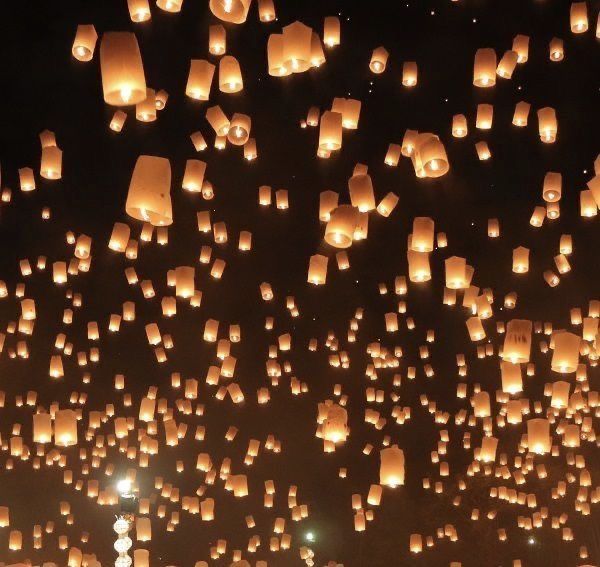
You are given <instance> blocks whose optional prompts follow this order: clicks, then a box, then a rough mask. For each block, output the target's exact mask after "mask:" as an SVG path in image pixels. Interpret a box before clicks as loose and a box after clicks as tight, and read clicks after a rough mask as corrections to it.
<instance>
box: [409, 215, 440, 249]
mask: <svg viewBox="0 0 600 567" xmlns="http://www.w3.org/2000/svg"><path fill="white" fill-rule="evenodd" d="M434 234H435V223H434V222H433V219H431V218H429V217H415V218H414V220H413V231H412V239H411V249H412V250H415V251H417V252H432V251H433V240H434Z"/></svg>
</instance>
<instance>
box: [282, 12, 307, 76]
mask: <svg viewBox="0 0 600 567" xmlns="http://www.w3.org/2000/svg"><path fill="white" fill-rule="evenodd" d="M312 34H313V31H312V29H311V28H309V27H308V26H306V25H304V24H303V23H302V22H293V23H291V24H289V25H287V26H285V27H284V28H283V64H284V65H285V67H287V68H288V69H290V70H291V72H292V73H302V72H304V71H307V70H308V69H310V67H311V46H312Z"/></svg>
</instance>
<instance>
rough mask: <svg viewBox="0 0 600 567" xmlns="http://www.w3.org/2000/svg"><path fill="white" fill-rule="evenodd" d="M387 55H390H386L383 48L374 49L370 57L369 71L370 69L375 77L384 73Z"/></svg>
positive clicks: (386, 52) (385, 50)
mask: <svg viewBox="0 0 600 567" xmlns="http://www.w3.org/2000/svg"><path fill="white" fill-rule="evenodd" d="M389 55H390V54H389V53H388V50H387V49H386V48H385V47H383V46H381V47H377V48H375V49H374V50H373V53H372V55H371V61H370V62H369V69H371V71H372V72H373V73H375V74H377V75H379V74H380V73H383V72H384V71H385V67H386V65H387V60H388V57H389Z"/></svg>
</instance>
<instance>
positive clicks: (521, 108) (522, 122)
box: [512, 101, 531, 127]
mask: <svg viewBox="0 0 600 567" xmlns="http://www.w3.org/2000/svg"><path fill="white" fill-rule="evenodd" d="M530 108H531V105H530V104H529V103H528V102H524V101H521V102H518V103H517V104H516V106H515V112H514V115H513V119H512V123H513V124H514V125H515V126H519V127H523V126H527V118H528V116H529V109H530Z"/></svg>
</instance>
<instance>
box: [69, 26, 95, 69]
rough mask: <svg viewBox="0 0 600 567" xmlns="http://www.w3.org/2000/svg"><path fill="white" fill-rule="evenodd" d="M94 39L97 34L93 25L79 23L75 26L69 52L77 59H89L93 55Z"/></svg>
mask: <svg viewBox="0 0 600 567" xmlns="http://www.w3.org/2000/svg"><path fill="white" fill-rule="evenodd" d="M96 41H98V34H97V33H96V28H94V26H93V25H91V24H88V25H85V24H80V25H78V26H77V33H76V34H75V39H74V40H73V47H72V48H71V53H72V54H73V57H75V59H77V61H91V60H92V57H94V49H96Z"/></svg>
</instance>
